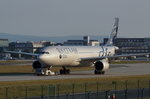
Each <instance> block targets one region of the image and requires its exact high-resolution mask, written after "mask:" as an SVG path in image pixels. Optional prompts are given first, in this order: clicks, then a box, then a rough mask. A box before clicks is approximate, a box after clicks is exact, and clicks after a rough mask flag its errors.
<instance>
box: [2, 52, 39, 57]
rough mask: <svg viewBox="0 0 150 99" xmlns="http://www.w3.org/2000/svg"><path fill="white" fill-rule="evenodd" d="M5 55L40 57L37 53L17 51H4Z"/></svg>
mask: <svg viewBox="0 0 150 99" xmlns="http://www.w3.org/2000/svg"><path fill="white" fill-rule="evenodd" d="M4 53H14V54H23V55H30V56H38V54H35V53H27V52H16V51H4Z"/></svg>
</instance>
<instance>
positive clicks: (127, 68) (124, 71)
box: [0, 63, 150, 81]
mask: <svg viewBox="0 0 150 99" xmlns="http://www.w3.org/2000/svg"><path fill="white" fill-rule="evenodd" d="M145 74H150V63H141V64H113V65H111V66H110V69H109V70H107V71H106V73H105V75H94V70H89V71H76V72H71V74H70V75H56V76H36V75H33V74H20V75H10V74H6V75H0V81H21V80H54V79H76V78H92V77H113V76H129V75H145Z"/></svg>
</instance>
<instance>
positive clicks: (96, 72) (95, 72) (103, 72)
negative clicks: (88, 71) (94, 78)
mask: <svg viewBox="0 0 150 99" xmlns="http://www.w3.org/2000/svg"><path fill="white" fill-rule="evenodd" d="M94 74H102V75H104V74H105V71H98V70H95V71H94Z"/></svg>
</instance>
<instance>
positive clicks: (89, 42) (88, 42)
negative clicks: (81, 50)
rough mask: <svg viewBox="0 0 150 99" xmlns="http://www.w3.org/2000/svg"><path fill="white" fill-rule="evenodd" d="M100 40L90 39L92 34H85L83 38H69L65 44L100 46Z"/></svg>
mask: <svg viewBox="0 0 150 99" xmlns="http://www.w3.org/2000/svg"><path fill="white" fill-rule="evenodd" d="M99 45H100V42H99V41H98V40H90V36H84V37H83V40H67V41H65V42H64V46H99Z"/></svg>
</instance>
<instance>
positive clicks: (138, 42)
mask: <svg viewBox="0 0 150 99" xmlns="http://www.w3.org/2000/svg"><path fill="white" fill-rule="evenodd" d="M107 40H108V38H105V39H104V44H106V42H107ZM114 45H115V46H117V47H119V48H120V49H122V50H120V51H118V52H117V53H118V54H135V53H150V38H116V39H115V40H114Z"/></svg>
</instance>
